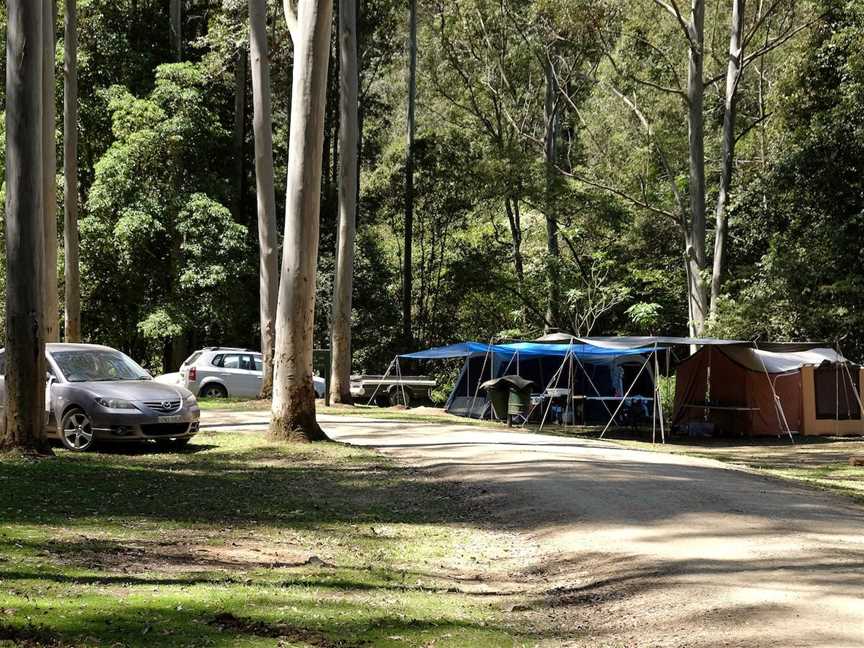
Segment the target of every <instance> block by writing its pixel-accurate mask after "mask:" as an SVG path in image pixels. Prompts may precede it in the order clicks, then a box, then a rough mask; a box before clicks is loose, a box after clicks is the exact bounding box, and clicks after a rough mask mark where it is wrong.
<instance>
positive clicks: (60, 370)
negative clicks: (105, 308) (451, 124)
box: [0, 344, 201, 452]
mask: <svg viewBox="0 0 864 648" xmlns="http://www.w3.org/2000/svg"><path fill="white" fill-rule="evenodd" d="M46 359H47V365H48V383H47V387H46V399H45V400H46V402H45V407H46V410H47V411H46V428H47V433H48V436H49V438H56V439H59V440H60V442H61V443H63V445H64V446H66V447H67V448H68V449H70V450H73V451H78V452H81V451H84V450H88V449H90V448H91V447H92V446H93V445H94V444H95V443H96V442H98V441H148V440H154V441H156V442H157V443H158V444H160V445H164V446H182V445H185V444H186V443H188V442H189V440H190V439H191V438H192V437H193V436H195V435H196V434H197V433H198V421H199V418H200V414H201V411H200V409H199V408H198V403H197V401H196V400H195V396H194V395H193V394H192V393H191V392H190V391H189V390H187V389H184V388H183V387H180V386H179V385H164V384H161V383H158V382H156V381H154V380H153V379H152V377H151V376H150V374H148V373H147V371H146V370H144V369H143V368H142V367H140V366H139V365H138V364H137V363H136V362H135V361H133V360H132V359H131V358H129V357H128V356H126V355H125V354H123V353H121V352H120V351H117V350H116V349H112V348H110V347H105V346H99V345H95V344H47V345H46ZM0 369H2V370H3V371H2V373H3V374H5V353H3V351H2V350H0ZM0 404H2V405H3V406H4V407H5V404H6V383H5V380H4V379H3V378H0ZM3 419H5V417H0V420H3Z"/></svg>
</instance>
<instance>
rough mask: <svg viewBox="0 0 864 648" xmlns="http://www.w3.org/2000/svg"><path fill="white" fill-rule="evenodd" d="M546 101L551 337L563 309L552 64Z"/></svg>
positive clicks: (548, 323) (548, 319)
mask: <svg viewBox="0 0 864 648" xmlns="http://www.w3.org/2000/svg"><path fill="white" fill-rule="evenodd" d="M544 73H545V77H546V79H545V80H546V97H545V104H544V119H545V122H546V132H545V136H544V142H543V155H544V161H545V163H546V206H545V211H546V214H545V215H546V322H545V325H544V327H543V328H544V330H545V331H546V332H547V333H549V332H550V331H551V330H552V329H554V328H557V327H558V325H559V314H560V310H561V309H560V306H561V286H560V281H559V277H560V272H559V266H560V261H561V259H560V257H561V254H560V250H559V248H558V216H557V214H556V212H555V201H556V197H555V177H556V174H557V173H558V170H557V162H558V160H557V158H558V87H557V84H556V82H555V71H554V70H553V68H552V62H551V61H549V60H547V61H546V64H545V66H544Z"/></svg>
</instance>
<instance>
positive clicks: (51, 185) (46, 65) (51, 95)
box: [42, 0, 60, 342]
mask: <svg viewBox="0 0 864 648" xmlns="http://www.w3.org/2000/svg"><path fill="white" fill-rule="evenodd" d="M42 3H43V4H42V10H43V21H42V31H43V34H42V48H43V53H44V54H43V57H42V93H43V97H42V155H43V159H42V169H43V175H42V184H43V191H44V193H45V198H44V203H43V210H44V211H43V213H44V217H45V229H44V233H45V243H44V245H45V252H44V256H43V260H44V263H45V270H44V273H45V274H44V283H43V291H44V299H45V310H44V326H45V341H46V342H58V341H59V340H60V326H59V324H60V302H59V296H58V288H57V141H56V140H57V136H56V132H57V115H56V110H57V107H56V103H55V92H56V85H55V79H54V57H55V53H56V50H55V47H56V45H55V44H56V32H55V29H54V24H55V20H56V16H57V2H56V0H42Z"/></svg>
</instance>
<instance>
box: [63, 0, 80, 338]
mask: <svg viewBox="0 0 864 648" xmlns="http://www.w3.org/2000/svg"><path fill="white" fill-rule="evenodd" d="M76 3H77V0H66V18H65V34H64V37H63V73H64V83H63V177H64V179H65V180H64V183H63V206H64V219H63V244H64V255H63V256H64V262H65V269H64V278H65V282H64V283H65V289H66V293H65V300H64V302H65V306H66V321H65V326H64V331H65V339H66V341H67V342H80V341H81V272H80V268H79V265H78V259H79V252H78V25H77V22H78V21H77V6H76Z"/></svg>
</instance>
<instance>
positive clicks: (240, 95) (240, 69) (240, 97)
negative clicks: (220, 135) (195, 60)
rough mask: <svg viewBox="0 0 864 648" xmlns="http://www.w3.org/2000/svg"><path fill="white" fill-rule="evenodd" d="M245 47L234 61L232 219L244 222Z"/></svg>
mask: <svg viewBox="0 0 864 648" xmlns="http://www.w3.org/2000/svg"><path fill="white" fill-rule="evenodd" d="M247 60H248V59H247V56H246V47H245V46H243V45H241V46H240V47H239V48H238V50H237V60H236V61H235V62H234V141H233V142H232V144H233V146H232V148H233V152H234V160H233V162H234V173H233V174H232V175H233V176H234V177H233V180H234V220H235V221H237V222H238V223H244V222H245V220H246V219H245V218H244V214H243V159H244V157H243V144H244V143H245V141H246V63H247Z"/></svg>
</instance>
